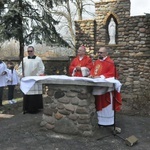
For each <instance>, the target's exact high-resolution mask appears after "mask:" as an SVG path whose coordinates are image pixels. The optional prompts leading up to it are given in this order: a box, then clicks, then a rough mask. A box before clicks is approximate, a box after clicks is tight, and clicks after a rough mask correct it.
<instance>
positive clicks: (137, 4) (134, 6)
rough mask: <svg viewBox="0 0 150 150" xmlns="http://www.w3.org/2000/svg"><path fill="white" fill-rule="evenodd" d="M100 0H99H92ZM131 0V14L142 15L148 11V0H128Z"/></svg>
mask: <svg viewBox="0 0 150 150" xmlns="http://www.w3.org/2000/svg"><path fill="white" fill-rule="evenodd" d="M94 1H95V2H100V0H94ZM130 1H131V12H130V14H131V16H137V15H144V13H150V0H130Z"/></svg>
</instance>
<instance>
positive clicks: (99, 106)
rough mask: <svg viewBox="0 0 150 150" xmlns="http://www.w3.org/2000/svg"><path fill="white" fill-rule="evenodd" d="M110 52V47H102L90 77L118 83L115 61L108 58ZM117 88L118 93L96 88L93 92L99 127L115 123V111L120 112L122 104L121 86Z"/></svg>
mask: <svg viewBox="0 0 150 150" xmlns="http://www.w3.org/2000/svg"><path fill="white" fill-rule="evenodd" d="M108 51H109V48H108V47H101V48H100V49H99V50H98V52H97V53H98V59H97V60H96V61H95V62H94V65H93V68H92V70H91V73H90V76H89V77H92V78H102V79H106V80H109V81H112V82H114V83H115V82H116V83H117V81H118V80H116V78H117V72H116V67H115V64H114V61H113V60H112V59H111V58H110V57H109V56H108ZM118 82H119V81H118ZM119 83H120V82H119ZM117 86H118V87H117V91H116V90H115V91H112V90H110V91H109V89H108V88H96V87H95V88H94V90H93V95H94V96H95V105H96V110H97V117H98V125H99V126H111V125H114V123H115V122H114V110H115V111H119V110H120V109H121V104H122V99H121V95H120V84H119V85H117Z"/></svg>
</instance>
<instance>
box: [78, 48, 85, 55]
mask: <svg viewBox="0 0 150 150" xmlns="http://www.w3.org/2000/svg"><path fill="white" fill-rule="evenodd" d="M85 53H86V49H85V47H84V46H80V47H79V49H78V56H84V55H85Z"/></svg>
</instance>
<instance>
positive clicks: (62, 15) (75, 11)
mask: <svg viewBox="0 0 150 150" xmlns="http://www.w3.org/2000/svg"><path fill="white" fill-rule="evenodd" d="M88 6H94V1H93V0H67V1H66V3H63V5H62V4H61V5H60V6H59V7H57V8H53V9H52V10H50V12H51V13H53V16H54V17H55V18H57V20H58V21H59V22H60V24H59V26H57V29H58V31H59V32H60V33H61V35H62V36H63V38H64V39H65V40H66V41H68V42H69V43H70V45H71V46H72V47H74V48H75V27H74V21H75V20H83V19H84V17H83V14H85V13H87V14H88V15H91V16H94V14H93V13H91V12H90V11H89V10H88Z"/></svg>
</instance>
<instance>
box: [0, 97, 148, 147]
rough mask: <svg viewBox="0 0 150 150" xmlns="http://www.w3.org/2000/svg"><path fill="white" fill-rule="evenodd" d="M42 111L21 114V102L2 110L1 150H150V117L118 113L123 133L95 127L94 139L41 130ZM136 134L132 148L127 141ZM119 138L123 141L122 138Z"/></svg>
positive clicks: (117, 120) (0, 128) (0, 125)
mask: <svg viewBox="0 0 150 150" xmlns="http://www.w3.org/2000/svg"><path fill="white" fill-rule="evenodd" d="M42 114H43V113H42V111H41V112H39V113H37V114H22V101H21V100H20V101H18V102H17V103H16V104H14V105H8V104H5V106H4V107H1V108H0V135H1V136H0V150H35V149H36V150H130V149H132V150H149V147H150V117H144V116H138V115H125V114H121V113H120V114H119V113H117V116H116V126H118V127H120V128H121V134H118V135H115V136H114V135H113V132H112V130H113V129H112V127H111V128H110V127H109V128H108V127H107V128H106V127H101V128H99V127H96V128H95V130H94V135H93V136H92V137H81V136H72V135H64V134H59V133H54V132H52V131H50V130H45V129H43V128H42V127H40V122H41V120H42ZM132 135H134V136H135V137H136V138H137V139H138V142H137V143H136V144H134V145H133V146H132V147H130V146H128V145H126V143H125V139H126V138H128V137H131V136H132ZM118 136H120V137H121V138H119V137H118Z"/></svg>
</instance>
